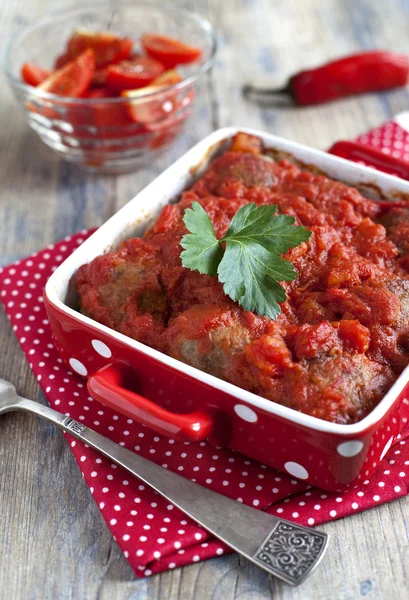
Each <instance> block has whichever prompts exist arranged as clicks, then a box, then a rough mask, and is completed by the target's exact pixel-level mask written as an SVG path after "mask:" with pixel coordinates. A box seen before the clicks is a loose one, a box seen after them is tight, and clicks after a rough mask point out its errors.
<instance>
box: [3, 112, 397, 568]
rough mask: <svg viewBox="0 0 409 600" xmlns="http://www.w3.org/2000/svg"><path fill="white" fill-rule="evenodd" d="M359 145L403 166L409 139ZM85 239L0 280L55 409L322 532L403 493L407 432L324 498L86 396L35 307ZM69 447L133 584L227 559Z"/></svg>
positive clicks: (145, 492)
mask: <svg viewBox="0 0 409 600" xmlns="http://www.w3.org/2000/svg"><path fill="white" fill-rule="evenodd" d="M359 140H360V141H362V142H364V143H368V144H373V145H377V146H378V147H382V148H389V149H390V152H392V153H395V152H398V151H399V152H400V156H403V157H406V158H408V159H409V134H408V133H407V132H406V131H405V130H403V129H402V128H401V126H400V125H399V124H398V123H397V122H393V123H392V124H386V125H384V126H383V127H381V128H378V129H377V130H374V131H373V132H370V133H369V134H366V136H361V138H359ZM386 141H387V142H388V144H387V145H386ZM397 142H399V144H398V145H396V144H397ZM88 235H89V232H86V231H82V232H81V233H79V234H77V235H74V236H72V237H68V238H66V239H64V240H63V241H62V242H59V243H57V244H55V245H52V246H49V247H48V248H46V249H45V250H43V251H42V252H39V253H36V254H33V255H32V256H30V257H29V258H26V259H24V260H21V261H19V262H17V263H14V264H13V265H10V266H8V267H5V268H4V269H2V270H1V273H0V289H1V292H0V297H1V300H2V301H3V303H4V306H5V310H6V313H7V315H8V317H9V319H10V321H11V324H12V326H13V330H14V332H15V334H16V336H17V337H18V339H19V342H20V344H21V347H22V349H23V351H24V353H25V355H26V357H27V359H28V360H29V362H30V367H31V368H32V370H33V371H34V373H35V375H36V377H37V380H38V382H39V385H40V386H41V388H42V390H43V391H44V393H45V395H46V397H47V399H48V401H49V403H50V405H51V406H52V407H53V408H55V409H57V410H59V411H60V412H62V413H65V414H66V415H69V416H71V417H73V418H75V419H77V420H78V421H80V422H83V423H84V424H85V425H87V426H89V427H91V428H94V429H96V430H97V431H98V432H100V433H101V434H103V435H105V436H107V437H109V438H111V439H113V440H114V441H115V442H117V443H119V444H120V445H121V446H126V447H127V448H129V449H130V450H132V451H134V452H138V453H140V454H141V455H143V456H145V457H147V458H149V459H150V460H152V461H154V462H156V463H158V464H160V465H162V466H163V467H164V468H165V469H171V470H172V471H175V472H178V473H181V474H182V475H184V476H185V477H189V478H190V479H192V480H193V481H196V482H197V483H199V484H201V485H203V486H206V487H209V488H211V489H213V490H216V491H218V492H220V493H222V494H224V495H226V496H229V497H231V498H234V499H236V500H237V501H238V502H244V503H245V504H248V505H252V506H255V507H257V508H258V509H261V510H267V511H268V512H271V513H273V514H278V515H282V516H283V517H284V518H287V519H290V520H294V521H297V522H299V523H301V524H304V525H319V524H320V523H324V522H326V521H329V520H331V519H337V518H340V517H344V516H346V515H350V514H353V513H354V512H359V511H363V510H366V509H368V508H371V507H373V506H375V505H377V504H381V503H383V502H389V501H391V500H393V499H395V498H399V497H400V496H404V495H405V494H407V493H408V492H409V440H408V438H409V426H407V428H406V430H405V431H404V432H403V433H402V434H401V435H400V436H398V438H397V439H396V440H395V441H394V444H393V445H392V447H391V448H390V450H389V452H388V453H387V455H386V457H385V458H384V459H383V461H382V462H381V464H380V466H379V468H378V470H377V471H376V473H375V475H374V476H373V478H372V479H371V481H368V480H365V481H363V483H362V485H361V486H360V487H359V488H355V489H351V490H349V491H347V492H344V493H328V492H327V493H324V492H322V490H318V489H313V488H310V487H309V486H306V485H305V484H304V483H301V482H299V481H296V480H295V479H291V477H289V476H287V475H284V474H283V473H279V472H278V471H275V470H274V469H272V468H270V467H266V466H265V465H262V464H259V463H257V462H255V461H253V460H249V459H247V458H246V457H244V456H242V455H240V454H237V453H234V452H233V451H231V450H228V449H226V448H215V447H214V446H211V445H210V444H208V443H204V442H202V443H200V444H198V443H186V442H185V443H183V442H177V441H174V440H169V439H167V438H164V437H160V436H158V435H157V434H155V433H153V432H151V431H150V430H149V429H147V428H145V427H141V426H140V425H138V424H137V423H134V422H133V421H132V420H130V419H127V418H126V417H124V416H122V415H120V414H115V412H113V411H112V410H110V409H108V408H106V407H104V406H102V405H101V404H99V403H98V402H96V401H95V400H93V399H92V398H91V397H90V396H88V393H87V390H86V387H85V385H84V382H83V381H82V380H81V379H79V378H78V377H77V376H76V375H75V374H74V373H73V372H71V371H69V370H67V369H66V368H65V367H64V365H63V364H62V361H61V359H60V358H59V356H58V354H57V352H56V350H55V348H54V346H53V344H52V341H51V334H50V328H49V323H48V320H47V316H46V313H45V309H44V304H43V299H42V291H43V288H44V285H45V283H46V281H47V278H48V277H49V276H50V274H51V273H52V271H54V270H55V269H56V267H57V266H58V265H59V264H60V263H61V262H62V261H63V260H64V259H65V258H66V257H67V256H68V255H69V254H70V253H71V252H72V251H73V250H74V249H75V248H76V247H77V246H78V245H79V244H81V243H82V242H83V240H84V239H85V238H86V237H87V236H88ZM3 376H5V377H7V374H6V373H5V374H3ZM67 439H68V440H69V443H70V447H71V450H72V453H73V454H74V457H75V459H76V461H77V463H78V466H79V468H80V470H81V472H82V473H83V475H84V479H85V482H86V483H87V485H88V486H89V488H90V490H91V493H92V494H93V496H94V499H95V502H96V503H97V505H98V507H99V509H100V511H101V513H102V515H103V517H104V519H105V521H106V523H107V525H108V527H109V528H110V530H111V531H112V534H113V536H114V537H115V539H116V541H117V543H118V544H119V546H120V547H121V549H122V551H123V553H124V555H125V556H126V558H127V559H128V561H129V562H130V564H131V565H132V567H133V568H134V570H135V572H136V574H137V575H138V576H140V577H143V576H145V575H151V574H152V573H159V572H160V571H164V570H167V569H173V568H175V567H180V566H182V565H186V564H189V563H192V562H197V561H199V560H203V559H205V558H210V557H213V556H217V555H220V554H223V552H227V551H229V549H228V548H227V547H225V546H224V545H223V544H221V543H220V542H218V541H217V540H215V539H214V538H213V537H212V536H210V535H209V534H208V533H207V532H206V531H205V530H203V529H202V528H201V527H199V526H198V525H196V524H195V523H194V522H192V521H191V520H190V519H188V518H186V517H185V516H184V515H183V514H182V513H181V512H180V511H179V510H178V509H176V508H174V507H173V506H172V504H169V502H167V501H166V500H164V499H162V498H161V497H160V496H159V495H158V494H157V493H155V492H153V491H152V490H151V489H150V488H148V487H147V486H145V485H142V484H141V483H140V481H138V479H136V478H134V477H131V476H130V475H129V474H128V473H127V472H126V471H124V470H122V469H121V468H119V467H117V466H116V465H114V464H112V463H111V462H110V461H109V460H108V459H106V458H104V457H102V456H100V455H98V453H97V452H95V451H94V450H92V449H91V448H89V447H86V446H85V445H84V444H83V443H81V442H78V441H76V440H73V439H72V438H71V437H70V436H67ZM407 440H408V441H407Z"/></svg>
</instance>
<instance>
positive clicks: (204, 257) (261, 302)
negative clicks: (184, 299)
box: [180, 202, 311, 319]
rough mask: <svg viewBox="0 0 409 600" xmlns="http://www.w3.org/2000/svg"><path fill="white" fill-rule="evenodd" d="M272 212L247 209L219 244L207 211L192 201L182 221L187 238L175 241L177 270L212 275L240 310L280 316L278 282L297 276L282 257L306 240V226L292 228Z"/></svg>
mask: <svg viewBox="0 0 409 600" xmlns="http://www.w3.org/2000/svg"><path fill="white" fill-rule="evenodd" d="M276 212H277V206H276V205H263V206H256V205H255V204H246V205H245V206H242V207H241V208H240V209H239V210H238V211H237V213H236V214H235V215H234V217H233V219H232V221H231V223H230V227H229V229H228V230H227V232H226V234H225V235H224V237H223V238H222V239H221V240H218V239H217V238H216V235H215V232H214V229H213V225H212V223H211V221H210V219H209V217H208V215H207V213H206V211H205V210H204V209H203V208H202V206H201V205H200V204H199V203H198V202H193V203H192V208H188V209H186V211H185V216H184V219H183V220H184V222H185V225H186V227H187V228H188V230H189V231H190V232H191V233H188V234H186V235H184V236H183V238H182V240H181V242H180V243H181V246H182V248H184V250H183V252H182V253H181V255H180V257H181V259H182V265H183V266H184V267H187V268H189V269H192V270H196V271H199V273H207V274H208V275H213V276H214V275H217V276H218V279H219V281H220V282H221V283H223V290H224V292H225V294H227V295H228V296H230V298H231V299H232V300H234V301H236V302H238V303H239V304H240V305H241V306H242V307H243V308H244V309H245V310H249V311H252V312H255V313H257V314H259V315H261V316H263V315H267V316H268V317H270V318H271V319H276V318H277V316H278V315H279V314H280V312H281V309H280V305H279V302H284V301H285V299H286V295H285V290H284V288H283V287H282V286H281V285H280V284H279V283H278V282H279V281H291V280H293V279H295V278H296V277H297V272H296V270H295V269H294V267H293V265H292V264H291V263H290V262H289V261H287V260H284V259H283V258H281V254H284V253H285V252H287V251H288V250H289V249H290V248H294V247H295V246H298V245H299V244H301V242H304V241H306V240H308V238H309V237H310V235H311V232H310V231H308V229H305V227H300V226H294V221H295V219H294V218H293V217H289V216H287V215H275V213H276ZM274 215H275V216H274ZM223 244H225V249H223V248H224V246H223Z"/></svg>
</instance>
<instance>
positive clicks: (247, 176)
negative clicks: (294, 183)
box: [192, 152, 279, 197]
mask: <svg viewBox="0 0 409 600" xmlns="http://www.w3.org/2000/svg"><path fill="white" fill-rule="evenodd" d="M278 170H279V167H278V166H277V164H276V163H274V162H273V161H271V160H267V159H266V158H263V157H261V156H256V155H255V154H247V153H243V152H226V154H223V156H220V157H219V158H217V159H216V160H215V161H213V163H212V165H211V166H210V167H209V169H208V170H207V171H206V172H205V174H204V175H203V176H202V177H201V178H200V179H199V180H198V181H197V182H196V183H195V184H194V185H193V187H192V190H193V191H194V192H196V193H197V194H198V195H199V196H201V197H204V196H210V195H216V196H225V197H231V192H229V187H230V186H232V185H234V184H236V185H237V184H240V185H241V186H243V188H244V190H242V195H244V193H245V188H252V187H255V186H262V187H267V188H270V187H272V186H274V185H276V184H277V182H278V178H277V172H278ZM234 189H236V188H234ZM226 191H227V192H228V193H227V194H226ZM238 195H240V190H238Z"/></svg>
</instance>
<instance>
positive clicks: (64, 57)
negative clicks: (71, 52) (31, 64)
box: [54, 52, 71, 69]
mask: <svg viewBox="0 0 409 600" xmlns="http://www.w3.org/2000/svg"><path fill="white" fill-rule="evenodd" d="M70 60H71V59H70V57H69V56H68V52H63V53H62V54H60V55H59V56H57V58H56V59H55V62H54V68H55V69H61V67H64V66H65V65H66V64H67V63H69V62H70Z"/></svg>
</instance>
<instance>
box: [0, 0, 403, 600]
mask: <svg viewBox="0 0 409 600" xmlns="http://www.w3.org/2000/svg"><path fill="white" fill-rule="evenodd" d="M178 4H181V5H184V6H189V7H190V8H193V9H195V10H197V11H199V12H200V13H202V14H203V15H205V16H208V17H209V18H210V19H211V20H212V22H213V23H214V24H215V25H216V26H217V29H218V33H219V39H220V49H219V53H218V57H217V61H216V65H215V68H214V69H213V71H212V73H211V75H210V77H209V78H208V79H206V81H203V84H202V89H201V93H200V95H199V98H198V106H197V110H196V120H194V121H191V124H190V126H189V128H188V131H187V132H186V134H185V136H184V137H183V139H180V140H179V141H178V143H177V144H176V146H175V147H174V148H172V149H171V150H170V151H168V153H167V154H166V155H164V156H163V157H162V158H161V159H159V160H158V161H157V162H156V163H155V164H154V165H152V167H150V168H147V169H143V170H141V171H138V172H136V173H133V174H130V175H122V176H120V177H116V178H115V177H111V178H110V177H103V176H93V175H89V174H86V173H84V172H82V171H80V170H78V169H77V168H75V167H72V166H70V165H69V164H68V163H65V162H63V161H61V160H59V159H58V158H57V157H55V156H54V155H52V154H51V152H50V151H49V150H48V149H46V148H45V147H43V146H42V144H41V143H40V142H39V141H38V140H37V139H36V137H35V135H34V134H33V133H32V132H30V131H29V130H28V127H27V126H26V125H25V123H24V121H23V119H22V113H21V112H20V110H19V109H18V108H17V107H16V106H15V104H14V102H13V99H12V95H11V92H10V89H9V87H8V85H7V84H6V81H5V80H3V81H2V84H1V86H0V140H1V141H0V185H1V187H0V198H1V199H0V260H1V264H7V263H9V262H11V261H13V260H15V259H18V258H21V257H24V256H25V255H27V254H30V253H31V252H34V251H36V250H39V249H41V248H42V247H44V246H46V245H48V244H50V243H52V242H54V241H56V240H59V239H60V238H62V237H64V236H66V235H68V234H71V233H73V232H75V231H77V230H79V229H82V228H85V227H94V226H98V225H100V224H101V223H103V222H104V221H105V220H106V219H107V218H108V217H109V216H110V215H111V214H112V213H113V212H114V211H116V210H117V209H118V208H119V207H120V206H122V205H123V204H124V203H125V202H127V201H128V200H129V199H130V198H131V197H132V196H133V195H135V194H136V193H137V192H138V191H139V190H140V189H142V188H143V187H144V186H145V185H146V184H147V183H148V182H149V181H151V180H152V179H153V178H154V177H155V176H156V175H157V174H158V173H160V172H161V171H162V170H163V169H164V168H165V167H167V166H168V165H170V164H171V163H172V162H173V161H174V160H175V159H176V158H177V157H178V156H179V155H181V154H182V153H183V152H185V150H187V149H188V148H189V147H190V146H192V145H193V144H194V143H195V142H196V141H198V140H199V139H200V138H202V137H203V136H204V135H206V134H207V133H209V132H210V131H212V130H213V129H215V128H217V127H220V126H225V125H242V126H244V125H245V126H251V127H256V128H260V129H264V130H266V131H270V132H272V133H275V134H278V135H281V136H284V137H288V138H290V139H293V140H297V141H300V142H303V143H306V144H309V145H311V146H315V147H318V148H327V147H328V146H329V145H330V144H331V143H332V142H333V141H335V140H337V139H340V138H344V139H345V138H353V137H354V136H356V135H357V134H358V133H360V132H363V131H365V130H367V129H369V128H371V127H374V126H376V125H378V124H380V123H381V122H382V121H384V120H386V119H388V118H390V117H391V116H392V115H393V114H396V113H397V112H400V111H402V110H406V109H407V108H408V107H409V94H408V91H407V90H396V91H391V92H388V93H385V94H371V95H366V96H361V97H358V98H351V99H347V100H343V101H339V102H336V103H332V104H328V105H325V106H319V107H315V108H299V109H295V108H281V109H271V108H263V109H259V108H257V107H256V106H254V105H251V104H248V103H247V102H245V101H244V100H243V99H242V97H241V94H240V85H241V83H242V82H243V81H246V80H249V79H258V80H260V81H263V80H264V81H266V82H270V81H271V82H277V83H280V82H282V81H283V80H284V79H285V77H286V75H287V74H291V73H293V72H295V71H296V70H298V69H299V68H300V67H301V66H312V65H314V63H319V62H320V61H323V60H325V59H329V58H331V57H334V56H339V55H341V54H343V53H348V52H352V51H357V50H359V49H361V48H373V47H378V48H388V49H391V50H395V51H400V52H406V53H409V35H408V31H409V0H383V1H382V2H374V1H373V0H276V1H275V2H273V1H272V0H203V1H200V0H186V1H185V2H179V3H178ZM68 5H69V3H68V2H66V1H65V2H63V1H61V0H58V1H57V0H54V1H53V2H51V1H50V0H48V1H47V0H26V1H24V0H8V1H7V0H1V2H0V7H1V8H0V11H1V12H0V32H1V36H0V39H1V40H2V41H3V40H4V39H5V38H6V37H7V36H8V35H10V34H11V33H12V32H14V31H16V30H17V29H18V28H19V27H21V26H22V25H24V24H25V23H26V22H28V21H29V20H31V19H33V18H36V17H38V16H41V15H43V14H45V13H47V12H48V11H50V10H55V9H56V8H60V7H61V8H62V7H64V6H68ZM28 58H29V57H28ZM0 376H1V377H4V378H6V379H9V380H10V381H12V382H13V383H14V384H15V385H16V386H17V388H18V391H19V392H20V393H21V394H22V395H25V396H27V397H29V398H33V399H36V400H38V401H39V402H44V401H45V400H44V397H43V396H42V394H41V392H40V391H39V388H38V385H37V383H36V381H35V379H34V377H33V374H32V373H31V371H30V369H29V367H28V364H27V362H26V360H25V358H24V356H23V353H22V351H21V350H20V348H19V345H18V343H17V340H16V339H15V337H14V335H13V333H12V331H11V328H10V325H9V323H8V321H7V318H6V317H5V315H4V313H2V314H1V315H0ZM0 457H1V463H0V464H1V468H0V599H1V600H3V599H4V600H6V599H7V600H14V599H16V600H22V599H24V600H25V599H32V600H48V599H49V600H56V599H60V598H62V599H64V600H65V599H67V600H68V599H79V600H96V599H99V600H103V599H109V600H116V599H118V600H119V599H133V600H136V599H141V600H148V599H153V598H158V599H161V600H162V599H163V600H176V599H183V600H193V599H194V600H205V599H206V600H207V599H210V598H211V599H212V600H233V599H237V598H242V599H246V600H247V599H250V600H256V599H262V598H263V599H264V598H266V599H267V598H277V599H283V600H284V599H285V600H288V599H292V600H300V599H302V600H309V599H311V600H312V599H314V600H327V599H329V598H331V599H333V600H341V599H342V600H347V599H348V600H349V599H354V598H359V597H361V596H368V598H371V599H375V598H376V599H378V598H379V599H384V598H387V597H389V598H391V599H394V600H395V599H400V598H402V599H403V598H408V597H409V580H408V578H409V498H408V497H407V498H404V499H401V500H398V501H396V502H393V503H391V504H389V505H384V506H380V507H379V508H376V509H372V510H370V511H367V512H365V513H363V514H357V515H355V516H353V517H350V518H347V519H343V520H340V521H336V522H333V523H330V524H328V525H326V526H324V527H323V529H324V530H325V531H327V532H328V533H330V534H331V543H330V548H329V551H328V553H327V556H326V558H325V560H324V562H323V564H322V565H321V566H320V568H319V569H318V570H317V571H316V572H315V573H314V574H313V575H312V576H311V577H310V578H309V579H308V580H307V581H306V582H305V583H304V584H303V585H302V586H301V587H299V588H296V589H293V588H290V587H287V586H285V585H281V584H280V583H278V582H277V581H276V580H274V579H272V578H270V577H268V576H267V575H266V574H265V573H264V572H262V571H261V570H259V569H258V568H256V567H255V566H252V565H250V564H249V563H248V562H247V561H245V560H244V559H243V560H241V559H239V558H238V557H237V555H235V554H232V555H229V556H225V557H220V558H217V559H213V560H210V561H207V562H203V563H199V564H195V565H192V566H188V567H185V568H183V569H176V570H174V571H171V572H167V573H164V574H161V575H156V576H153V577H150V578H146V579H143V580H138V579H137V578H136V577H135V575H134V573H133V571H132V570H131V568H130V566H129V565H128V563H127V561H126V560H125V558H124V557H123V555H122V554H121V552H120V551H119V549H118V547H117V545H116V543H115V541H114V540H113V538H112V536H111V534H110V532H109V530H108V529H107V527H106V525H105V523H104V521H103V519H102V517H101V515H100V513H99V510H98V508H97V506H96V504H95V503H94V501H93V499H92V497H91V494H90V492H89V490H88V488H87V487H86V485H85V484H84V482H83V480H82V477H81V475H80V471H79V469H78V467H77V466H76V464H75V461H74V459H73V457H72V455H71V453H70V450H69V448H68V445H67V443H66V441H65V440H64V438H63V436H62V434H61V433H60V432H59V431H57V430H56V429H55V428H54V427H52V426H51V425H48V424H47V423H45V422H40V421H39V420H35V419H34V418H31V417H28V416H24V415H18V414H13V415H6V416H5V417H3V418H2V421H1V424H0Z"/></svg>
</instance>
